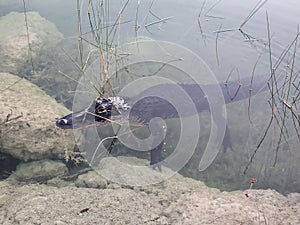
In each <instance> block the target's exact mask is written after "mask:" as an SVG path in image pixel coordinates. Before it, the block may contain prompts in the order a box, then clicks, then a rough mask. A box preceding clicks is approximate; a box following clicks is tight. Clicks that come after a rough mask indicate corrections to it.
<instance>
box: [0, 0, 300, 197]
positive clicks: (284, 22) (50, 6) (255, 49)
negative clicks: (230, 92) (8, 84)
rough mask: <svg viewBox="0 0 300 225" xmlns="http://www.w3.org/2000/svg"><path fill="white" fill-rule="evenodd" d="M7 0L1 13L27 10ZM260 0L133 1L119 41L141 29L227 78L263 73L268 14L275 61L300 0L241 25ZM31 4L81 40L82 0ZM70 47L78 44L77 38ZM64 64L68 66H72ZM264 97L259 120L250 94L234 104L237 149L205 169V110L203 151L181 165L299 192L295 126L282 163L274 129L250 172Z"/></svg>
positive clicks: (214, 180) (214, 182)
mask: <svg viewBox="0 0 300 225" xmlns="http://www.w3.org/2000/svg"><path fill="white" fill-rule="evenodd" d="M2 2H4V1H2ZM2 2H0V4H3V6H2V5H1V8H0V16H3V15H6V14H7V13H8V12H10V11H19V12H22V11H23V10H24V7H23V4H22V2H21V1H18V2H16V3H15V4H5V3H2ZM124 2H126V1H123V3H124ZM256 4H257V2H256V1H250V0H248V1H237V0H223V1H212V0H207V1H202V0H201V1H200V0H199V1H198V0H197V1H196V0H187V1H183V0H177V1H174V0H172V1H171V0H162V1H141V2H138V1H129V3H128V5H127V6H126V8H125V9H124V12H123V14H122V17H121V22H122V21H123V22H124V23H121V24H120V33H119V34H118V35H119V43H124V42H126V41H127V40H134V38H136V37H137V36H147V37H148V38H151V39H153V40H163V41H169V42H174V43H177V44H179V45H181V46H184V47H186V48H188V49H189V50H190V51H192V52H193V53H195V54H197V55H198V56H199V57H201V58H202V60H204V61H205V62H206V63H207V65H208V66H209V67H210V69H211V70H212V71H213V72H214V74H215V76H216V78H217V79H218V80H219V81H220V82H224V81H225V80H226V78H227V77H228V76H229V74H232V75H231V79H237V78H238V77H239V76H241V77H244V76H249V75H251V74H252V71H253V70H254V68H255V74H257V75H266V74H270V59H269V48H268V23H267V15H268V20H269V31H270V35H271V49H272V62H273V63H275V62H276V60H277V59H278V58H279V57H280V55H281V53H282V52H283V51H284V49H285V48H286V47H287V46H288V45H289V44H291V43H292V41H293V39H294V38H295V36H296V33H297V26H299V23H300V14H299V7H300V2H299V1H296V0H287V1H280V0H270V1H268V2H266V4H264V5H263V6H262V7H261V8H260V9H259V10H258V11H257V12H256V13H255V14H254V15H253V16H252V17H251V18H250V19H249V20H248V21H247V22H246V23H245V24H244V25H243V27H242V29H241V30H242V32H241V31H240V30H238V28H239V27H240V26H241V24H243V22H244V21H245V20H246V19H247V17H248V16H249V14H250V13H251V11H252V10H253V8H254V7H255V5H256ZM110 7H111V8H110V10H111V11H110V17H111V21H109V23H111V24H113V23H114V18H115V16H116V15H117V14H118V12H119V10H120V4H119V3H116V1H115V2H112V3H110ZM26 9H27V11H28V12H29V11H38V12H39V13H40V15H41V16H43V17H45V18H46V19H47V20H50V21H52V22H53V23H55V24H56V26H57V28H58V29H59V31H60V32H62V33H63V34H64V35H65V38H66V39H68V40H69V39H70V40H73V41H74V45H75V46H76V44H77V42H76V36H77V9H76V1H71V0H68V1H66V0H56V1H38V0H29V1H26ZM81 13H82V15H83V20H82V32H83V33H84V32H86V31H88V30H89V29H90V28H89V23H88V21H87V19H86V18H87V17H86V16H85V15H86V14H87V6H86V5H84V4H83V5H81ZM158 21H160V22H158ZM136 22H137V24H138V25H139V27H138V29H135V27H136V25H137V24H136ZM220 30H224V32H220V33H218V32H217V31H220ZM0 38H1V37H0ZM71 38H74V39H71ZM298 47H299V45H298ZM65 48H67V49H70V47H69V46H67V47H65ZM291 55H292V51H291V52H290V53H289V54H287V57H285V58H284V59H283V61H282V63H281V64H280V66H279V67H278V71H282V73H284V72H286V71H288V70H289V68H290V63H291ZM66 58H67V56H66ZM296 59H297V60H298V61H296V64H295V70H296V69H297V68H298V69H299V64H298V63H297V62H299V55H296ZM49 60H51V59H49ZM257 62H258V63H257ZM65 63H66V62H65ZM71 63H72V62H70V64H71ZM256 63H257V65H256ZM297 64H298V65H297ZM64 65H65V64H64ZM255 65H256V66H255ZM70 67H73V66H70ZM59 68H60V69H61V70H64V66H60V67H59ZM54 70H55V69H54ZM66 70H67V69H66ZM199 76H200V77H203V80H205V79H206V78H205V75H203V74H199ZM45 85H46V84H45ZM53 88H54V87H53ZM60 91H61V90H60ZM64 91H66V92H67V91H68V90H64ZM262 96H263V95H262ZM260 99H262V98H260V97H258V98H255V99H254V104H253V111H254V113H253V114H252V117H253V118H252V119H253V124H252V125H251V124H250V122H249V120H248V111H247V110H248V109H247V106H248V102H247V101H246V102H243V103H240V104H232V105H228V107H227V121H228V125H229V128H230V130H231V136H232V142H233V148H234V150H233V151H227V152H226V153H223V152H220V153H219V155H218V156H217V159H216V160H215V162H214V163H213V164H212V165H211V166H210V167H209V169H208V170H206V171H205V172H199V171H198V164H199V160H200V158H201V154H202V150H203V146H205V144H203V143H205V142H206V139H207V137H208V136H209V128H210V125H209V124H208V122H205V121H207V119H208V114H206V113H204V114H203V115H200V119H203V121H204V122H203V124H202V125H203V127H204V128H203V131H202V136H201V137H200V139H199V144H198V145H199V146H198V148H197V149H198V152H196V153H195V156H194V158H192V159H191V160H190V162H189V164H188V165H187V166H186V167H185V168H184V169H183V170H182V171H181V172H182V173H183V174H184V175H186V176H191V177H193V178H197V179H201V180H204V181H206V182H207V184H209V185H211V186H216V187H218V188H221V189H227V190H232V189H239V188H247V187H248V180H249V178H251V177H257V178H258V179H259V181H260V182H258V184H257V185H258V187H262V188H276V189H278V190H280V191H281V192H290V191H298V192H299V191H300V190H299V184H298V183H297V176H298V175H299V172H297V171H299V169H300V167H299V166H298V161H297V159H299V157H300V156H299V155H300V153H299V148H300V146H299V140H298V139H297V138H293V135H295V133H293V132H292V135H291V138H290V139H289V141H288V142H289V146H288V147H286V145H283V146H282V147H281V148H280V152H279V162H278V163H277V165H276V166H275V167H272V164H273V163H272V162H273V161H274V154H275V152H274V146H272V143H274V142H272V137H273V138H274V136H272V134H270V135H268V136H267V138H266V140H267V142H266V144H265V145H264V146H263V147H262V149H261V150H260V151H259V152H258V154H257V156H256V157H255V160H254V162H253V166H252V167H251V168H250V169H249V171H248V172H247V173H246V175H244V174H243V171H244V168H245V166H246V165H247V163H248V162H249V160H250V157H251V155H252V154H253V150H254V149H255V146H257V143H258V142H259V140H260V138H261V135H262V132H261V131H262V130H264V129H265V127H266V125H267V122H266V121H267V120H268V119H269V115H270V109H269V106H268V105H267V103H266V102H264V101H259V100H260ZM69 106H70V105H69ZM256 110H257V113H256ZM170 126H172V124H171V125H170ZM287 126H289V127H288V129H290V130H292V129H293V125H292V124H287ZM273 129H274V130H276V129H278V127H276V125H275V126H274V127H273ZM168 132H169V136H168V137H167V144H166V149H167V152H168V151H171V149H172V145H173V144H174V143H175V144H176V137H177V136H178V133H176V131H172V130H170V131H168ZM168 142H169V144H168ZM295 170H296V172H295ZM278 177H280V178H278ZM298 178H299V177H298Z"/></svg>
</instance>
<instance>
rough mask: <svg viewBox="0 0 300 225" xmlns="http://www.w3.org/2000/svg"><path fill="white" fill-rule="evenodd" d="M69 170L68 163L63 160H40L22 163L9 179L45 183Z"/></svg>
mask: <svg viewBox="0 0 300 225" xmlns="http://www.w3.org/2000/svg"><path fill="white" fill-rule="evenodd" d="M67 172H68V169H67V167H66V165H65V164H64V163H62V162H61V161H54V160H40V161H32V162H27V163H20V164H19V165H18V166H17V169H16V171H15V172H14V173H13V174H12V175H10V177H9V178H8V179H9V180H16V181H19V182H39V183H45V182H46V181H47V180H50V179H52V178H54V177H59V176H63V175H65V174H67Z"/></svg>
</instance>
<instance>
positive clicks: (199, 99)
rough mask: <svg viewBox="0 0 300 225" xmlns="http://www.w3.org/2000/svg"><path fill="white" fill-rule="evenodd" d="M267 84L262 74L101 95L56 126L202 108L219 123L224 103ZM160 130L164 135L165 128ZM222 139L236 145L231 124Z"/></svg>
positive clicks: (154, 160) (155, 160)
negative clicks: (225, 80) (223, 80)
mask: <svg viewBox="0 0 300 225" xmlns="http://www.w3.org/2000/svg"><path fill="white" fill-rule="evenodd" d="M267 84H268V79H267V78H266V77H262V76H259V77H255V78H254V79H253V77H246V78H242V79H238V80H235V81H228V82H225V83H219V84H208V85H199V84H159V85H155V86H153V87H150V88H147V89H146V90H143V91H142V92H141V93H139V94H137V95H136V96H134V97H126V96H122V97H121V96H117V97H107V98H104V97H101V98H100V97H98V98H96V99H95V100H94V101H93V102H92V103H91V104H90V105H89V106H88V107H86V108H85V109H83V110H81V111H78V112H74V113H71V114H69V115H66V116H64V117H62V118H60V119H58V120H57V121H56V126H57V127H59V128H61V129H77V128H84V127H87V126H93V125H96V126H106V125H108V124H111V123H118V124H122V123H123V122H124V121H127V122H138V123H140V124H144V125H146V126H149V124H150V121H151V119H153V118H157V117H159V118H161V119H164V120H165V119H170V118H180V117H186V116H192V115H193V114H196V113H200V112H202V111H210V112H211V115H212V119H213V121H214V122H215V124H216V125H217V126H218V124H219V121H221V120H222V119H224V118H223V116H222V107H223V104H228V103H231V102H236V101H239V100H243V99H247V98H249V97H250V96H252V95H255V94H257V93H258V92H260V91H262V90H266V89H267V87H268V85H267ZM217 90H218V91H217ZM207 95H211V96H212V97H213V99H215V100H213V101H212V102H210V101H209V96H207ZM214 95H221V96H214ZM216 97H217V98H216ZM211 104H213V106H212V105H211ZM176 105H180V108H181V109H184V110H183V111H182V112H181V113H179V112H178V108H176ZM191 105H193V106H191ZM193 107H194V108H193ZM212 107H214V110H212ZM213 111H214V112H213ZM157 134H158V135H160V134H161V132H158V133H157ZM220 139H223V136H220ZM219 141H220V140H219ZM163 142H164V140H161V139H160V141H159V143H158V144H156V145H155V146H154V148H153V149H152V150H151V151H150V155H151V161H150V165H156V164H159V163H161V162H163V158H162V154H161V152H162V146H163ZM221 142H222V144H223V148H224V150H226V149H227V148H232V146H231V141H230V133H229V129H228V127H227V125H226V130H225V137H224V139H223V140H221Z"/></svg>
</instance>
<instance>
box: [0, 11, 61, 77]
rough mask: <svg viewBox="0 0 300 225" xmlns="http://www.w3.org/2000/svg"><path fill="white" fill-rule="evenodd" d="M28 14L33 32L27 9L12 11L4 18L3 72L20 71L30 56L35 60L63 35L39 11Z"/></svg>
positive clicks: (0, 25) (0, 64)
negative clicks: (25, 10)
mask: <svg viewBox="0 0 300 225" xmlns="http://www.w3.org/2000/svg"><path fill="white" fill-rule="evenodd" d="M26 16H27V23H28V32H29V36H28V34H27V28H26V23H25V18H24V13H17V12H12V13H9V14H8V15H6V16H3V17H1V18H0V30H1V39H0V49H1V55H0V68H1V69H0V72H10V73H14V74H17V72H18V68H20V67H21V66H23V64H24V63H26V62H27V61H28V59H30V58H31V59H32V60H34V59H35V56H36V55H37V53H38V52H39V51H41V49H45V48H51V47H53V46H54V45H56V44H57V43H58V42H59V41H60V40H61V39H62V38H63V35H62V34H61V33H60V32H59V31H58V30H57V28H56V27H55V25H54V24H53V23H51V22H50V21H48V20H46V19H45V18H43V17H41V16H40V14H39V13H38V12H28V13H27V14H26ZM29 62H30V60H29Z"/></svg>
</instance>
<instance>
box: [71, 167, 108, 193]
mask: <svg viewBox="0 0 300 225" xmlns="http://www.w3.org/2000/svg"><path fill="white" fill-rule="evenodd" d="M75 185H76V186H77V187H86V188H100V189H105V188H106V187H107V180H106V179H105V178H103V177H101V176H100V175H99V174H98V173H97V172H95V171H89V172H88V173H86V174H82V175H79V176H78V178H77V180H76V181H75Z"/></svg>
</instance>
